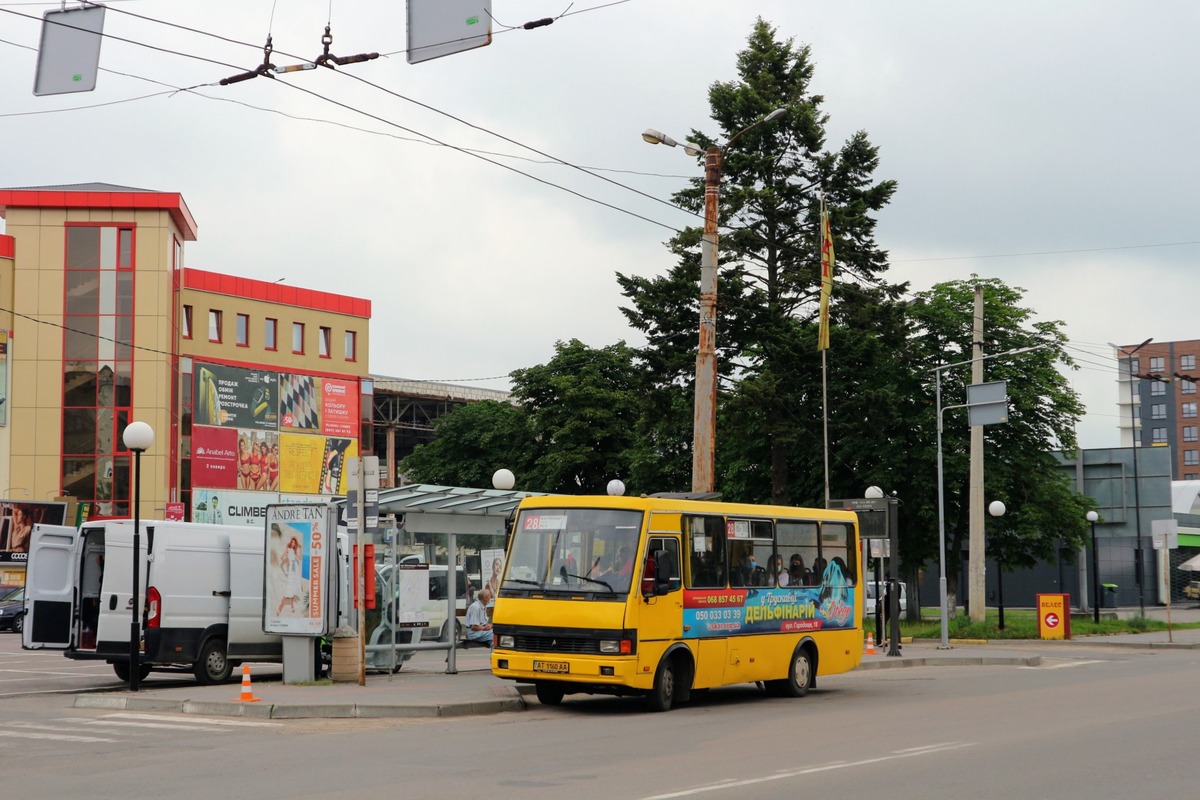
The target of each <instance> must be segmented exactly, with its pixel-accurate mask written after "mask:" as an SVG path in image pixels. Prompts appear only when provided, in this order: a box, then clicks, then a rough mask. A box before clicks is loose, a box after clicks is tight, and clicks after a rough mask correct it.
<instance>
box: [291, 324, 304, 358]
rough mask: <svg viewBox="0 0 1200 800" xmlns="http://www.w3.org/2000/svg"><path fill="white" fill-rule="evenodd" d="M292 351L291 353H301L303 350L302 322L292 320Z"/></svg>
mask: <svg viewBox="0 0 1200 800" xmlns="http://www.w3.org/2000/svg"><path fill="white" fill-rule="evenodd" d="M292 352H293V353H303V352H304V323H303V322H293V323H292Z"/></svg>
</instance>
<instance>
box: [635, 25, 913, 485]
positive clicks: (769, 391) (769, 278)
mask: <svg viewBox="0 0 1200 800" xmlns="http://www.w3.org/2000/svg"><path fill="white" fill-rule="evenodd" d="M737 72H738V78H737V79H736V80H733V81H727V82H718V83H716V84H714V85H713V86H712V87H711V88H710V90H709V102H710V106H711V111H712V118H713V120H714V121H715V123H716V124H717V126H718V128H719V132H718V133H717V135H715V136H714V135H710V134H707V133H704V132H703V131H693V136H692V139H693V141H695V142H697V143H700V144H702V145H705V146H708V145H711V144H719V143H721V142H725V141H728V140H729V139H730V138H731V137H733V136H734V135H735V134H737V133H738V132H739V131H742V130H744V129H745V128H747V126H750V125H752V124H753V123H755V122H756V121H758V120H760V119H761V118H762V117H764V116H765V115H767V114H769V113H770V112H771V111H773V110H775V109H777V108H783V109H786V114H785V115H784V116H783V117H781V118H779V119H777V120H773V121H772V122H770V123H767V124H764V125H760V126H758V127H755V128H754V129H753V130H749V131H747V132H746V133H745V135H743V136H740V137H738V138H737V140H736V142H735V143H734V144H733V145H732V146H731V147H729V148H728V149H727V150H726V151H725V153H724V164H723V173H722V177H723V180H722V185H721V194H720V225H721V233H720V253H719V260H720V269H719V281H718V323H717V352H718V359H719V360H718V363H719V369H720V375H721V381H722V383H721V385H722V389H723V391H722V393H721V397H720V399H719V403H718V409H719V411H718V426H717V434H716V442H717V489H718V490H719V491H722V493H723V494H724V495H725V496H726V497H728V498H730V499H734V498H737V499H743V500H771V501H773V502H777V503H805V504H815V503H817V502H818V501H820V500H821V494H820V492H817V493H816V494H814V485H813V480H812V479H813V477H814V472H817V473H819V472H820V471H821V466H820V465H821V463H822V438H821V436H820V431H821V393H820V357H819V354H818V353H817V351H816V323H815V320H816V315H817V308H818V304H817V299H818V295H819V287H820V281H819V276H820V259H819V256H818V252H819V251H818V244H819V241H820V231H819V209H820V201H821V196H822V194H823V195H824V197H825V202H826V205H827V206H828V208H829V211H830V216H831V222H832V226H833V233H834V239H835V242H836V245H835V249H836V252H837V265H836V274H835V282H836V284H835V289H834V306H833V308H834V311H833V314H834V317H835V318H838V319H846V318H848V317H855V318H856V319H857V320H858V321H869V320H871V319H873V318H876V317H877V315H875V314H868V313H862V312H861V311H860V310H856V309H861V308H863V307H868V306H870V307H877V306H879V305H880V304H891V303H893V302H894V301H895V300H896V298H897V297H898V296H899V291H900V288H901V287H889V286H886V285H885V284H882V283H881V280H880V276H881V275H882V274H883V272H884V271H885V270H886V268H887V267H886V254H885V253H884V252H883V251H881V250H879V249H878V247H877V246H876V244H875V241H874V229H875V219H874V218H873V216H872V214H874V213H875V212H878V211H879V210H880V209H882V208H883V207H884V206H885V205H886V204H887V202H888V200H889V198H890V197H891V195H892V193H893V192H894V191H895V189H896V185H895V183H894V182H893V181H886V180H885V181H876V180H875V179H874V177H873V173H874V172H875V170H876V169H877V168H878V165H879V157H878V152H877V149H876V148H875V147H874V146H873V145H872V144H871V143H870V141H869V139H868V137H867V135H866V133H864V132H861V131H860V132H858V133H855V134H854V135H853V136H851V137H850V138H849V140H848V141H846V142H845V143H844V144H843V145H842V146H841V147H840V148H839V149H838V150H836V151H830V150H826V149H825V126H826V124H827V123H828V115H827V114H826V113H825V112H824V111H823V110H822V106H823V104H824V98H823V97H822V96H821V95H818V94H813V93H812V92H811V88H810V84H811V81H812V76H813V65H812V62H811V52H810V49H809V47H808V46H798V45H796V44H795V43H794V42H793V41H792V40H791V39H787V40H780V39H779V38H778V36H777V33H776V30H775V29H774V28H773V27H772V26H770V25H769V24H768V23H766V22H764V21H763V20H762V19H759V20H758V21H757V23H756V24H755V26H754V30H753V32H752V33H751V35H750V37H749V40H748V43H747V47H746V49H745V50H743V51H742V52H740V53H739V54H738V57H737ZM703 195H704V186H703V180H702V179H700V178H697V179H696V180H695V181H693V183H692V185H691V186H689V187H688V188H686V189H684V190H683V191H681V192H679V193H678V194H676V195H675V198H674V199H675V202H677V203H678V204H679V205H680V206H682V207H684V208H687V209H689V210H693V211H696V212H698V213H699V212H701V211H702V209H703ZM700 239H701V230H700V229H699V228H690V229H688V230H685V231H684V232H683V233H682V234H680V235H679V236H677V237H675V238H674V239H672V240H671V241H670V243H669V246H670V248H671V250H672V251H673V252H674V253H675V254H676V255H677V256H678V257H679V263H678V264H677V265H676V266H675V267H674V268H673V269H672V270H671V271H670V272H669V273H668V274H667V275H665V276H661V277H657V278H640V277H633V276H627V275H618V280H619V282H620V284H621V287H622V290H623V292H624V294H625V296H626V297H627V298H628V299H629V302H630V304H631V305H630V306H629V307H626V308H623V309H622V311H623V312H624V313H625V315H626V317H627V318H628V319H629V321H630V323H631V324H632V325H633V326H634V327H635V328H637V329H638V330H640V331H642V332H643V333H644V334H645V335H646V337H647V339H648V345H647V347H646V348H645V349H644V351H643V352H642V353H641V355H642V358H643V359H644V360H645V363H646V364H647V366H648V367H649V369H650V370H651V374H653V375H654V376H655V381H654V385H653V387H652V389H651V392H650V394H649V396H648V402H650V403H651V405H652V407H653V409H654V413H651V414H649V415H647V417H646V418H645V420H644V425H643V428H644V429H643V430H641V431H640V433H641V438H642V441H643V442H650V443H652V444H651V445H650V446H649V447H648V449H647V450H646V451H645V452H643V453H641V454H640V457H639V459H638V461H637V464H638V468H639V470H640V471H641V477H642V479H643V481H645V482H648V483H657V484H659V485H662V486H663V488H676V489H681V488H684V487H685V486H686V471H685V470H683V469H681V465H682V464H686V463H688V462H690V459H687V458H686V453H687V446H686V445H687V443H688V442H690V438H691V434H690V431H691V410H692V406H691V402H690V401H691V397H692V391H693V389H692V387H693V379H694V374H693V373H694V365H695V347H696V334H695V329H696V319H697V316H698V310H697V309H698V291H697V288H696V287H697V282H698V280H699V273H700V256H699V243H700ZM855 287H857V288H855ZM840 339H841V337H839V336H837V335H835V336H834V342H833V345H832V347H833V350H832V351H831V359H830V360H831V361H834V360H836V359H837V357H838V356H837V348H838V347H839V344H840V343H841V341H840ZM830 402H831V406H832V405H839V406H842V407H845V406H846V405H847V404H850V405H854V404H856V403H858V402H859V398H857V397H852V396H840V397H832V396H831V398H830ZM848 417H849V418H854V417H861V413H858V412H854V411H851V412H850V413H849V414H848ZM833 435H835V433H834V431H833V430H832V429H831V436H833ZM681 455H682V456H683V457H681ZM851 471H853V472H855V473H856V476H857V470H851ZM822 483H823V480H821V481H819V482H817V483H816V486H817V487H820V486H821V484H822ZM856 483H857V481H856ZM854 488H855V489H856V490H857V489H860V488H861V487H858V486H857V485H856V486H855V487H854Z"/></svg>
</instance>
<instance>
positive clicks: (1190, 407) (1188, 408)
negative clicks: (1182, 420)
mask: <svg viewBox="0 0 1200 800" xmlns="http://www.w3.org/2000/svg"><path fill="white" fill-rule="evenodd" d="M1179 410H1180V414H1181V415H1182V416H1184V417H1194V416H1196V404H1195V403H1180V404H1179Z"/></svg>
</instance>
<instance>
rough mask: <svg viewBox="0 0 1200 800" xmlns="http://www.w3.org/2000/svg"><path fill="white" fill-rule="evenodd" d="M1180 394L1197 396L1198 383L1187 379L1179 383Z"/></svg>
mask: <svg viewBox="0 0 1200 800" xmlns="http://www.w3.org/2000/svg"><path fill="white" fill-rule="evenodd" d="M1179 393H1180V394H1195V393H1196V382H1195V381H1189V380H1188V379H1187V378H1183V379H1181V380H1180V381H1179Z"/></svg>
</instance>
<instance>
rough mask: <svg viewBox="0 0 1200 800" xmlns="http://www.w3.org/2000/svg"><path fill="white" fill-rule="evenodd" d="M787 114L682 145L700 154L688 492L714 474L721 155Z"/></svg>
mask: <svg viewBox="0 0 1200 800" xmlns="http://www.w3.org/2000/svg"><path fill="white" fill-rule="evenodd" d="M786 113H787V109H786V108H777V109H775V110H774V111H772V112H771V113H769V114H767V115H765V116H763V117H760V118H759V119H757V120H755V121H754V122H752V123H750V124H749V125H747V126H746V127H744V128H742V129H741V130H740V131H738V132H737V133H735V134H734V135H733V136H731V137H729V141H727V142H726V143H725V144H723V145H715V144H714V145H712V146H711V147H709V148H708V149H706V150H701V149H700V148H699V147H698V146H697V145H695V144H693V143H691V142H684V143H683V151H684V153H686V154H687V155H689V156H693V157H695V156H698V155H700V153H702V152H703V153H704V239H703V241H702V243H701V246H700V341H699V349H698V351H697V353H696V406H695V413H694V415H693V417H692V491H693V492H703V493H709V492H712V491H713V487H714V482H715V474H716V428H717V348H716V344H717V221H718V202H717V201H718V195H719V190H720V186H721V158H722V156H723V155H724V153H725V151H726V150H728V149H729V146H730V145H732V144H733V143H734V141H736V140H737V138H738V137H739V136H741V135H742V134H743V133H745V132H746V131H749V130H751V129H753V128H756V127H758V126H759V125H762V124H763V123H765V122H771V121H773V120H776V119H779V117H781V116H783V115H784V114H786ZM642 139H643V140H645V141H646V142H649V143H650V144H665V145H667V146H668V147H675V146H676V145H677V144H679V142H677V141H675V140H674V139H672V138H671V137H670V136H667V135H666V134H664V133H661V132H660V131H656V130H654V129H653V128H647V129H646V130H645V132H643V133H642Z"/></svg>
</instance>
